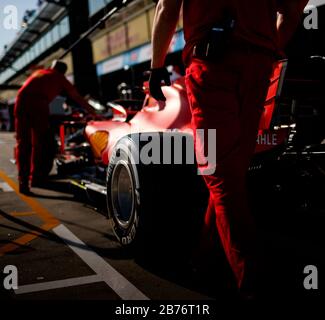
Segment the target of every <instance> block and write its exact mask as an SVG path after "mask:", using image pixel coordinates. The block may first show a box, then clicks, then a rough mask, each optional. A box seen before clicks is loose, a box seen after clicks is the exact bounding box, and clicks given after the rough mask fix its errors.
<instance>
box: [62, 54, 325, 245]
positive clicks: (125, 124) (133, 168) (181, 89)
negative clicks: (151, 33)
mask: <svg viewBox="0 0 325 320" xmlns="http://www.w3.org/2000/svg"><path fill="white" fill-rule="evenodd" d="M323 63H324V60H323V58H322V57H314V58H313V59H311V60H310V64H311V65H315V64H316V65H319V64H323ZM316 69H317V67H316ZM286 70H287V61H280V62H279V63H277V65H276V66H275V68H274V73H273V75H272V78H271V82H270V87H269V92H268V95H267V99H266V102H265V105H264V113H263V115H262V118H261V122H260V127H259V135H258V139H257V147H256V150H255V157H254V161H253V162H252V166H251V168H250V171H251V174H253V173H254V172H256V171H258V170H261V169H262V168H264V167H266V168H271V167H272V166H273V167H274V163H275V162H278V161H280V160H282V161H285V160H284V159H294V161H296V159H297V156H298V155H299V156H300V157H301V156H303V155H305V157H311V156H312V155H313V156H315V157H321V156H322V157H323V156H324V150H322V149H324V148H323V147H324V145H322V144H321V142H322V140H323V139H324V136H325V135H324V130H323V129H322V128H323V127H322V125H320V124H319V123H318V122H320V121H321V123H322V121H323V118H322V119H321V117H320V112H321V111H320V109H321V107H320V106H321V105H322V104H324V101H325V100H324V97H323V95H322V90H321V85H322V83H323V82H322V80H321V79H319V78H317V77H316V78H315V77H314V78H313V79H308V78H306V75H303V76H302V77H300V78H299V77H298V78H291V79H290V78H289V77H286V76H285V75H286ZM306 86H310V87H313V90H314V92H315V91H317V90H318V92H317V95H316V94H315V95H313V96H312V97H311V96H308V94H307V95H306V94H302V92H304V93H306V88H307V87H306ZM301 87H303V88H304V91H302V90H301V91H300V90H299V88H301ZM297 88H298V90H297ZM163 92H164V94H165V96H166V97H167V101H166V103H165V105H164V106H162V105H160V104H159V103H158V102H157V101H155V100H154V99H153V98H152V97H150V95H149V94H148V93H147V95H146V98H145V100H144V102H142V101H135V100H125V101H114V102H110V103H109V104H108V106H109V107H110V108H111V109H112V110H113V117H112V119H109V120H107V121H90V122H88V123H87V124H86V126H85V127H84V137H85V139H86V141H80V143H79V144H78V143H76V142H75V141H74V139H71V136H70V135H68V137H70V138H67V135H66V132H67V131H68V130H70V129H71V127H73V126H76V125H78V124H76V123H75V122H73V123H71V122H66V123H65V124H64V125H62V126H61V130H60V132H61V137H60V140H61V152H60V154H59V156H58V157H57V159H56V163H57V167H58V171H59V172H64V173H70V176H71V177H72V178H71V183H72V185H73V186H75V187H77V188H79V189H80V190H83V191H84V192H86V194H87V195H88V196H89V197H90V198H93V199H96V201H99V198H101V197H102V198H103V199H105V200H106V204H107V209H108V210H107V211H108V216H109V217H110V218H112V219H110V220H111V221H112V224H113V230H114V232H115V235H116V237H117V239H118V241H119V242H120V243H121V244H122V245H124V246H129V245H132V244H134V243H136V242H137V241H140V240H141V239H142V240H144V241H143V242H145V243H149V242H151V241H153V240H154V239H155V240H156V239H157V238H159V230H161V229H164V230H165V231H164V232H165V235H166V230H168V232H167V234H168V236H169V237H171V238H172V237H173V236H174V235H178V239H179V241H178V244H179V245H182V244H181V243H183V245H185V244H188V242H190V241H191V240H193V234H195V233H193V232H194V230H196V228H197V227H198V226H199V224H200V221H202V214H203V213H204V208H205V207H206V201H207V192H206V189H205V187H204V184H203V182H202V179H201V176H199V175H198V174H197V169H196V163H195V160H194V156H193V155H194V147H193V137H192V130H191V125H190V120H191V115H190V109H189V105H188V100H187V94H186V90H185V85H184V78H181V79H179V80H177V81H176V82H175V83H174V84H173V85H172V86H171V87H163ZM315 119H316V120H315ZM320 119H321V120H320ZM315 121H316V122H315ZM306 123H309V125H308V126H307V127H306ZM316 123H317V124H316ZM316 125H317V127H316ZM305 127H306V128H305ZM310 128H314V130H313V134H312V135H311V134H310V132H309V131H310ZM82 130H83V129H82ZM317 130H318V131H317ZM316 131H317V132H316ZM77 132H79V137H80V131H77ZM73 137H74V136H73ZM71 141H72V142H71ZM307 146H308V147H307ZM192 156H193V157H192ZM184 158H186V159H185V160H184ZM189 159H190V160H189ZM188 160H189V161H188ZM290 161H291V160H290ZM180 235H181V236H180ZM164 239H165V240H164V241H167V240H166V236H165V237H164ZM173 245H174V246H175V243H174V244H173Z"/></svg>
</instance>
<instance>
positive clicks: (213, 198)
mask: <svg viewBox="0 0 325 320" xmlns="http://www.w3.org/2000/svg"><path fill="white" fill-rule="evenodd" d="M289 1H291V0H289ZM282 2H285V1H282ZM300 2H301V1H300ZM305 2H306V1H305ZM279 3H281V1H277V0H247V1H243V0H220V1H209V0H189V1H184V3H183V10H184V12H183V19H184V34H185V40H186V46H185V49H184V60H185V62H186V63H187V65H188V68H187V73H186V86H187V92H188V98H189V102H190V106H191V112H192V125H193V129H194V132H195V131H196V129H204V130H205V131H206V133H205V138H204V139H201V138H202V137H201V136H200V137H198V135H196V137H197V139H195V140H196V152H197V156H198V157H201V158H204V155H206V154H207V150H208V149H207V146H208V143H215V150H216V163H215V164H214V165H215V171H214V173H211V174H209V175H205V176H204V179H205V182H206V185H207V187H208V189H209V192H210V202H209V207H208V210H207V212H206V216H205V227H204V232H203V236H204V237H206V238H207V237H211V233H210V231H211V230H213V229H215V227H216V229H217V230H218V233H219V236H220V239H221V243H222V245H223V248H224V251H225V253H226V257H227V260H228V262H229V264H230V266H231V268H232V271H233V273H234V275H235V278H236V281H237V285H238V287H239V288H242V289H243V290H244V289H245V286H246V285H248V286H250V285H251V286H254V280H256V271H257V270H258V260H259V259H258V250H257V237H256V228H255V224H254V219H253V218H252V215H251V213H250V210H249V206H248V203H247V199H246V186H245V183H246V182H245V176H246V173H247V170H248V167H249V163H250V160H251V157H252V155H253V152H254V149H255V145H256V137H257V132H258V124H259V121H260V116H261V114H262V111H263V105H264V101H265V98H266V94H267V89H268V86H269V79H270V76H271V73H272V65H273V63H274V62H275V60H276V54H277V52H279V49H280V48H279V46H278V35H277V26H276V21H277V12H278V11H279V10H280V9H281V8H280V7H279ZM225 11H227V12H231V13H232V14H233V17H234V19H235V20H236V23H235V29H234V31H233V34H232V38H231V39H232V40H231V44H230V45H229V48H228V49H227V50H226V52H225V54H224V55H223V56H222V57H221V58H219V59H217V58H216V59H215V61H211V60H209V61H207V60H205V59H203V58H193V57H192V51H193V47H194V46H195V45H196V44H197V43H200V41H201V40H202V39H204V37H205V36H206V35H207V34H208V32H209V30H210V29H211V27H213V25H214V24H215V23H216V22H217V21H220V20H221V19H222V18H223V17H222V14H223V12H225ZM208 129H214V130H216V141H213V142H211V141H210V142H209V141H207V139H206V137H207V136H208V134H207V130H208ZM203 140H205V141H203ZM203 152H205V153H204V154H202V153H203ZM210 165H211V164H210ZM202 243H204V241H202Z"/></svg>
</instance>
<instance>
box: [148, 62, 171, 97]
mask: <svg viewBox="0 0 325 320" xmlns="http://www.w3.org/2000/svg"><path fill="white" fill-rule="evenodd" d="M162 81H164V84H165V85H166V86H170V85H171V82H170V74H169V72H168V70H167V69H166V68H165V67H162V68H154V69H151V74H150V78H149V90H150V94H151V96H152V97H153V98H155V99H156V100H158V101H166V97H165V96H164V94H163V92H162V90H161V82H162Z"/></svg>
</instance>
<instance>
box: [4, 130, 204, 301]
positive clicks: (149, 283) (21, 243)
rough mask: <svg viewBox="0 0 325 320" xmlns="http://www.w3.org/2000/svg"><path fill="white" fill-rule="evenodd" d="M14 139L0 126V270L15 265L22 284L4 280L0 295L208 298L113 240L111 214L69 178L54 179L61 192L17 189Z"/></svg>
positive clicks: (104, 298)
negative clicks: (85, 198) (81, 195)
mask: <svg viewBox="0 0 325 320" xmlns="http://www.w3.org/2000/svg"><path fill="white" fill-rule="evenodd" d="M13 147H14V135H13V134H12V133H0V148H1V153H0V171H1V172H0V188H1V192H0V272H1V273H0V274H2V271H3V270H4V268H5V266H7V265H14V266H16V267H17V269H18V275H19V284H18V285H19V289H18V290H16V291H15V292H13V291H10V292H7V291H5V290H3V288H2V290H0V300H1V299H3V298H9V299H28V300H38V299H45V300H48V299H49V300H51V299H60V300H62V299H63V300H64V299H68V300H72V299H73V300H79V299H87V300H88V299H90V300H93V299H96V300H120V299H126V300H129V299H137V300H138V299H140V300H142V299H143V300H145V299H150V300H162V299H163V300H170V299H171V300H174V299H175V300H182V299H186V300H187V299H188V300H202V299H204V300H206V299H209V297H208V296H207V295H205V294H202V293H199V292H195V291H194V290H191V289H189V288H186V287H185V286H182V285H179V284H176V283H173V282H171V281H170V280H168V279H164V278H163V277H160V276H159V275H156V274H154V273H152V272H150V271H148V270H146V269H144V268H143V267H141V266H140V265H139V264H137V263H136V262H135V261H134V258H133V256H132V254H129V253H126V252H125V251H124V250H122V249H121V247H120V246H119V244H118V243H117V242H116V240H115V237H114V235H113V232H112V229H111V227H110V224H109V220H108V219H107V218H106V217H105V216H104V215H102V214H99V213H97V212H96V211H94V210H93V208H91V207H89V206H87V205H85V204H84V203H82V202H79V201H75V199H74V197H73V195H71V194H70V193H67V192H65V191H66V190H67V184H66V182H65V181H58V182H57V183H56V187H57V188H56V190H62V191H61V192H59V191H54V190H46V189H33V191H34V193H35V195H34V196H33V197H25V196H21V195H19V194H18V192H17V179H16V175H17V172H16V167H15V165H14V164H13V163H11V162H10V159H11V158H12V156H13ZM0 279H1V278H0ZM1 282H2V281H0V287H1V286H2V283H1Z"/></svg>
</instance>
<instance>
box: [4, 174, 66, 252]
mask: <svg viewBox="0 0 325 320" xmlns="http://www.w3.org/2000/svg"><path fill="white" fill-rule="evenodd" d="M0 179H2V180H3V181H5V182H6V183H7V184H8V185H9V186H10V187H11V188H12V189H13V190H14V191H15V192H16V193H17V195H18V196H19V197H20V198H21V200H23V201H24V202H25V203H27V204H28V206H29V207H30V208H31V209H32V211H33V212H34V213H35V214H37V215H38V216H39V217H40V218H41V219H42V220H43V221H44V224H43V225H42V226H41V227H40V228H41V229H42V230H44V231H49V230H51V229H53V228H55V227H56V226H58V225H59V224H60V222H59V220H58V219H56V218H55V217H54V216H53V215H52V214H51V213H50V212H49V211H48V210H46V209H45V208H43V207H42V206H41V205H40V204H39V203H38V202H37V201H36V200H35V199H33V198H30V197H28V196H25V195H23V194H20V193H19V189H18V186H17V184H16V183H15V182H14V181H13V180H11V179H10V178H9V177H8V176H7V175H6V174H5V173H4V172H3V171H1V170H0ZM39 235H40V234H39V233H37V232H34V231H33V234H30V233H26V234H25V235H23V236H21V237H20V238H18V239H17V240H15V243H14V244H13V243H9V244H6V245H4V246H2V247H0V257H1V256H3V255H5V254H6V253H8V252H11V251H14V250H16V249H17V248H19V246H22V245H26V244H27V243H29V242H31V241H32V240H34V239H36V238H37V237H38V236H39Z"/></svg>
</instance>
